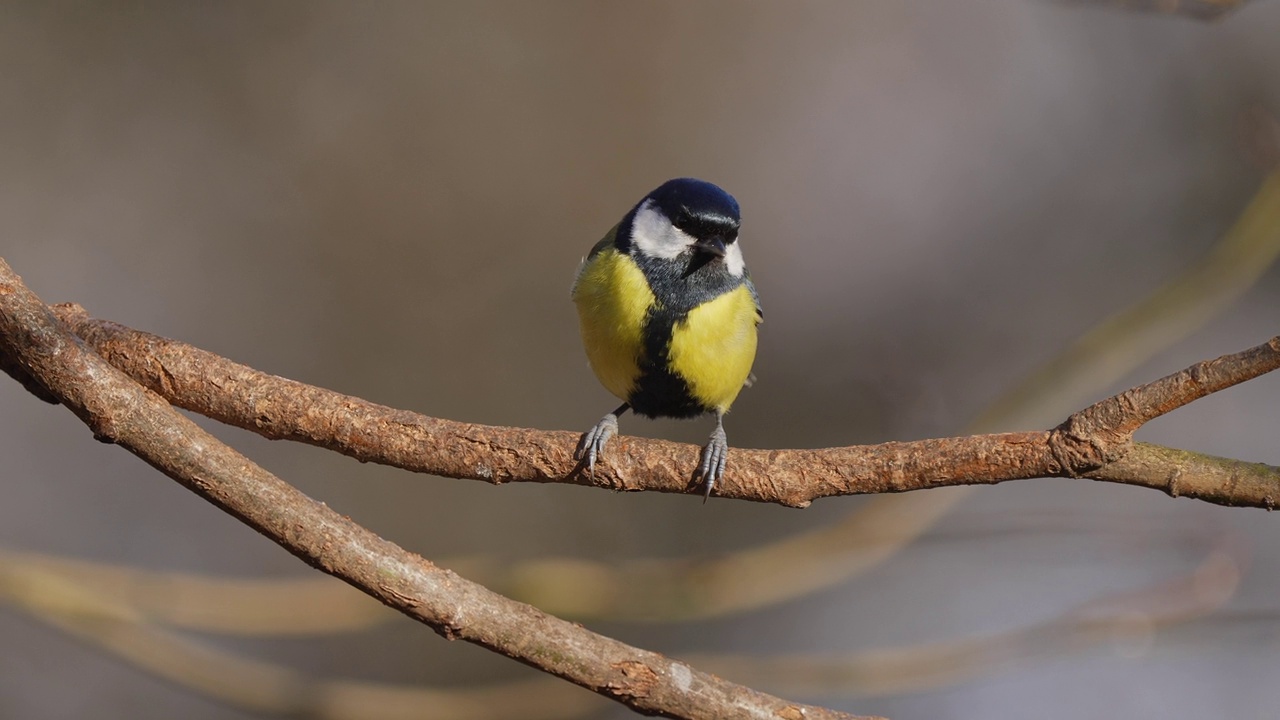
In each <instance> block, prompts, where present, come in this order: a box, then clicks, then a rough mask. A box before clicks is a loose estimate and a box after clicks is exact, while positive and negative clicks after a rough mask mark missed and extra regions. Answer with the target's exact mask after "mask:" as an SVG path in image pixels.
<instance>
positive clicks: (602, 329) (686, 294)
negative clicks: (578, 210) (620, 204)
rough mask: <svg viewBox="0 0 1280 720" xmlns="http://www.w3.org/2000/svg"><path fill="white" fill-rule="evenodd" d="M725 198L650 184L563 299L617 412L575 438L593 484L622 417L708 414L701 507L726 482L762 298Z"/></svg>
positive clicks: (696, 183) (699, 185)
mask: <svg viewBox="0 0 1280 720" xmlns="http://www.w3.org/2000/svg"><path fill="white" fill-rule="evenodd" d="M740 225H741V214H740V211H739V208H738V202H737V200H735V199H734V198H733V196H732V195H730V194H729V193H727V192H725V191H724V190H722V189H720V188H719V187H718V186H716V185H714V184H712V183H709V182H706V181H704V180H696V179H693V178H676V179H674V180H668V181H667V182H665V183H663V184H662V185H660V186H658V187H657V188H656V189H654V190H653V191H652V192H650V193H649V194H648V195H645V196H644V198H642V199H641V200H640V202H638V203H636V205H635V206H634V207H633V208H632V209H631V211H630V212H628V213H627V214H626V215H625V216H623V218H622V220H621V221H620V222H619V223H618V224H617V225H615V226H614V227H613V229H611V230H609V232H607V233H605V236H604V238H603V239H601V240H600V242H598V243H596V245H595V247H593V248H591V252H590V253H589V254H588V255H587V257H586V258H585V259H583V261H582V264H581V266H580V267H579V268H578V274H577V277H576V278H575V279H574V283H573V288H572V291H571V292H570V295H571V297H572V299H573V302H574V304H575V305H576V306H577V309H578V321H579V329H580V330H581V334H582V343H583V346H584V348H585V349H586V353H587V361H588V363H589V364H590V366H591V369H592V371H594V373H595V375H596V378H597V379H598V380H599V381H600V384H601V385H603V386H604V387H605V389H607V390H608V391H609V392H611V393H613V395H615V396H616V397H617V398H618V399H620V400H622V401H623V403H622V405H621V406H619V407H618V408H617V409H616V410H614V411H613V412H611V413H609V414H607V415H605V416H604V417H603V418H601V420H600V422H598V423H596V425H595V426H594V427H592V428H591V429H590V430H588V431H587V432H586V433H583V435H582V437H581V440H580V442H579V443H578V446H577V449H576V451H575V453H574V457H575V459H576V460H578V461H579V462H582V461H584V460H585V462H586V464H587V467H588V469H589V471H590V472H591V475H592V476H593V477H594V475H595V464H596V461H597V460H598V459H599V458H600V457H601V455H602V453H603V451H604V447H605V444H606V443H608V441H609V439H610V438H611V437H613V435H614V434H616V433H617V431H618V417H619V416H621V415H622V414H623V413H625V412H627V411H628V410H632V411H634V412H635V413H636V414H637V415H642V416H646V417H651V418H660V417H669V418H694V417H699V416H703V415H708V414H714V415H715V419H716V426H715V430H714V431H713V432H712V433H711V438H710V440H709V441H708V443H707V445H706V446H705V447H704V448H703V450H702V455H701V459H700V463H699V465H698V467H697V468H696V469H695V470H694V473H693V487H696V486H697V484H702V485H703V489H704V494H703V502H706V501H707V498H709V497H710V496H711V491H712V489H713V488H714V487H715V485H716V483H717V482H718V481H719V480H720V479H721V478H722V477H723V475H724V470H725V466H726V464H727V459H728V458H727V456H728V450H729V446H728V440H727V438H726V436H725V432H724V415H725V413H727V412H728V411H729V407H730V406H731V405H733V402H734V400H736V399H737V397H738V393H739V392H740V391H741V390H742V388H743V387H744V386H746V385H750V384H751V383H752V382H753V381H754V379H755V378H754V376H753V375H752V373H751V369H752V365H753V364H754V362H755V356H756V341H757V338H756V326H757V325H759V324H760V322H761V321H762V320H763V319H764V313H763V311H762V310H761V308H760V296H759V294H758V293H757V292H756V287H755V284H754V283H753V282H752V281H751V276H750V274H749V273H748V272H747V266H746V263H745V261H744V260H743V257H742V247H741V245H740V244H739V242H738V230H739V227H740Z"/></svg>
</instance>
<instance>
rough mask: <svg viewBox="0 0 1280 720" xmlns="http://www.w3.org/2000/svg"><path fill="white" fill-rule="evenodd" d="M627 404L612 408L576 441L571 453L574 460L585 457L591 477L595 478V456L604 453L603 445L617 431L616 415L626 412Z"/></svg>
mask: <svg viewBox="0 0 1280 720" xmlns="http://www.w3.org/2000/svg"><path fill="white" fill-rule="evenodd" d="M629 407H630V406H629V405H623V406H622V407H620V408H618V409H617V410H614V411H613V412H611V413H609V414H608V415H605V416H604V417H602V418H600V422H598V423H596V426H595V427H593V428H591V429H590V430H588V431H586V432H585V433H583V434H582V439H581V440H579V441H578V449H577V450H576V451H575V452H574V453H573V459H574V460H582V459H583V458H584V457H585V458H586V459H587V471H588V472H589V473H591V479H592V480H595V479H596V458H598V457H600V456H601V455H602V454H603V453H604V445H605V443H607V442H609V438H611V437H613V436H614V435H616V434H617V433H618V416H619V415H621V414H622V413H624V412H626V411H627V409H628V408H629Z"/></svg>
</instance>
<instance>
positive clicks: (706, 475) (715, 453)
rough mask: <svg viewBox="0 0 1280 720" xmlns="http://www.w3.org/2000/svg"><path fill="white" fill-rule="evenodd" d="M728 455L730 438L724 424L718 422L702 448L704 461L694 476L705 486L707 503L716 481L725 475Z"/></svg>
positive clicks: (703, 498)
mask: <svg viewBox="0 0 1280 720" xmlns="http://www.w3.org/2000/svg"><path fill="white" fill-rule="evenodd" d="M728 457H729V440H728V439H727V438H726V437H725V434H724V426H723V425H721V424H720V423H719V422H717V423H716V430H715V432H713V433H711V440H710V441H709V442H708V443H707V446H706V447H704V448H702V462H701V463H700V464H699V465H698V470H697V472H695V473H694V476H693V477H694V481H695V482H696V483H701V484H702V486H703V491H702V502H704V503H705V502H706V501H707V498H709V497H711V490H712V489H713V488H715V486H716V481H717V480H719V479H720V478H721V477H722V476H723V475H724V466H725V463H726V461H727V460H728Z"/></svg>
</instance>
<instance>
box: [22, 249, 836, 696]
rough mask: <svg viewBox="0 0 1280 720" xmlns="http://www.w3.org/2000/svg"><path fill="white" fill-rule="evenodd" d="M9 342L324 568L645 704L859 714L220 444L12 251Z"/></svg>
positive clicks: (242, 515)
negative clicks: (477, 566) (62, 304)
mask: <svg viewBox="0 0 1280 720" xmlns="http://www.w3.org/2000/svg"><path fill="white" fill-rule="evenodd" d="M0 352H5V353H8V354H9V355H10V356H11V357H13V358H15V359H16V360H17V361H18V363H19V364H20V366H21V368H22V369H23V370H24V371H25V372H27V373H28V374H30V376H31V377H32V378H34V379H36V380H37V381H38V382H39V384H40V386H41V387H44V388H45V389H47V390H48V391H49V392H50V393H52V394H53V395H55V396H57V398H58V399H59V401H60V402H61V403H62V404H64V405H66V406H67V407H68V408H69V409H70V410H71V411H72V412H74V413H75V414H76V415H77V416H78V417H79V418H80V419H81V420H83V421H84V422H85V424H86V425H88V426H89V428H90V429H91V430H92V431H93V433H94V436H95V437H97V438H99V439H101V440H103V441H106V442H112V443H115V444H118V445H120V446H122V447H124V448H126V449H127V450H129V451H130V452H132V453H134V454H136V455H138V456H139V457H140V458H142V459H143V460H145V461H146V462H147V463H149V464H151V465H152V466H154V467H155V468H156V469H158V470H160V471H161V472H163V473H165V474H166V475H168V476H169V477H171V478H173V479H174V480H177V481H178V482H179V483H181V484H183V485H184V486H185V487H187V488H188V489H190V490H192V491H193V492H195V493H197V494H199V495H200V496H202V497H204V498H205V499H207V500H209V501H210V502H212V503H214V504H215V505H217V506H218V507H221V508H222V509H224V510H226V511H227V512H229V513H231V514H232V515H234V516H236V517H237V518H239V519H240V520H241V521H243V522H245V523H246V524H248V525H249V526H250V527H253V528H254V529H255V530H257V531H259V532H260V533H262V534H263V535H265V536H267V537H268V538H269V539H271V540H273V541H274V542H276V543H278V544H280V545H281V546H282V547H284V548H285V549H287V550H289V551H290V552H291V553H293V554H294V555H296V556H298V557H299V558H300V559H302V560H304V561H306V562H307V563H309V564H311V565H312V566H314V567H316V568H318V569H320V570H323V571H325V572H328V573H330V574H332V575H335V576H337V577H340V578H342V579H343V580H345V581H346V582H348V583H350V584H351V585H353V586H355V587H356V588H358V589H360V590H362V591H363V592H365V593H367V594H369V595H370V596H372V597H374V598H376V599H377V600H379V601H381V602H383V603H384V604H386V605H388V606H390V607H392V608H394V609H396V610H399V611H400V612H402V613H404V614H405V615H407V616H409V617H411V618H414V619H416V620H419V621H421V622H423V623H425V624H427V625H428V626H430V627H431V628H432V629H433V630H435V631H436V632H437V633H439V634H440V635H442V636H444V637H446V638H448V639H463V640H466V641H468V642H472V643H475V644H477V645H481V646H483V647H486V648H489V649H491V650H493V651H495V652H498V653H501V654H503V655H507V656H508V657H511V658H514V659H516V660H519V661H520V662H523V663H525V664H528V665H530V666H532V667H535V668H537V669H540V670H542V671H544V672H547V673H550V674H553V675H556V676H558V677H561V678H564V679H566V680H569V681H571V682H573V683H575V684H577V685H580V686H582V687H584V688H587V689H589V690H592V691H594V692H596V693H599V694H600V695H603V696H604V697H607V698H610V699H612V700H616V701H618V702H620V703H623V704H624V705H627V706H628V707H630V708H633V709H635V710H637V711H639V712H643V713H647V714H652V715H663V716H666V717H673V718H757V717H782V718H849V717H851V716H849V715H847V714H845V713H839V712H836V711H833V710H828V709H825V708H820V707H814V706H806V705H800V704H797V703H789V702H787V701H785V700H782V699H780V698H776V697H772V696H770V695H766V694H764V693H760V692H758V691H755V690H752V689H751V688H747V687H744V686H741V685H736V684H733V683H730V682H727V681H724V680H722V679H720V678H718V677H715V676H713V675H709V674H706V673H703V672H701V671H698V670H696V669H694V668H692V667H690V666H688V665H686V664H684V663H681V662H677V661H674V660H671V659H670V658H667V657H664V656H662V655H659V654H658V653H654V652H649V651H646V650H641V649H639V648H634V647H631V646H628V645H626V644H624V643H621V642H619V641H617V640H613V639H611V638H607V637H604V636H602V635H598V634H596V633H593V632H591V631H589V630H587V629H586V628H584V627H582V626H580V625H577V624H575V623H571V622H567V621H565V620H561V619H559V618H556V617H553V616H550V615H547V614H546V613H544V612H541V611H539V610H537V609H536V608H533V607H531V606H529V605H525V604H523V603H519V602H516V601H514V600H511V599H509V598H506V597H503V596H501V595H498V594H496V593H494V592H492V591H490V590H488V589H486V588H484V587H483V586H480V585H477V584H476V583H473V582H470V581H468V580H465V579H463V578H462V577H459V576H458V575H457V574H456V573H453V572H451V571H449V570H445V569H443V568H440V567H438V566H436V565H434V564H432V563H430V562H428V561H427V560H425V559H423V558H421V557H419V556H417V555H415V554H413V553H410V552H407V551H406V550H404V549H403V548H401V547H399V546H397V545H395V544H394V543H391V542H389V541H387V540H384V539H382V538H381V537H378V536H377V535H376V534H374V533H373V532H371V531H369V530H367V529H365V528H364V527H362V526H360V525H357V524H356V523H354V522H352V521H351V520H350V519H348V518H345V517H343V516H341V515H339V514H338V513H336V512H334V511H333V510H332V509H330V508H329V507H328V506H326V505H325V504H324V503H320V502H316V501H315V500H312V499H311V498H309V497H307V496H306V495H304V494H303V493H301V492H300V491H298V490H297V489H296V488H294V487H292V486H290V485H288V484H287V483H285V482H283V481H281V480H280V479H279V478H276V477H275V476H274V475H272V474H270V473H268V472H267V471H266V470H263V469H262V468H261V467H259V466H257V465H255V464H254V463H253V462H251V461H250V460H249V459H248V458H245V457H244V456H243V455H241V454H239V453H237V452H236V451H234V450H232V449H231V448H229V447H227V446H226V445H224V444H222V443H221V442H219V441H218V440H217V439H216V438H214V437H213V436H212V435H210V434H208V433H206V432H205V431H203V430H201V429H200V428H199V426H197V425H196V424H195V423H194V422H192V421H191V420H189V419H187V418H186V417H184V416H183V415H181V414H180V413H178V412H177V411H175V410H174V409H173V408H172V407H170V406H169V404H168V403H166V402H165V401H164V400H163V399H162V398H161V397H159V396H158V395H156V394H154V393H151V392H148V391H147V390H146V389H144V388H142V387H139V386H138V384H137V383H135V382H134V381H133V380H131V379H130V378H129V377H128V376H126V375H124V374H123V373H121V372H120V371H118V370H116V369H115V368H113V367H111V365H109V364H108V363H107V362H106V361H105V360H103V359H102V358H101V357H100V356H99V355H97V354H96V353H94V352H93V351H92V350H90V349H89V348H88V347H86V346H85V345H84V344H83V342H82V341H81V340H80V339H79V338H77V337H76V336H75V335H73V334H72V333H71V332H69V331H68V330H67V329H66V328H65V327H64V326H63V325H62V324H61V323H59V321H58V320H57V318H56V317H55V316H54V315H53V314H52V312H50V310H49V308H48V307H47V306H45V305H44V303H43V302H41V301H40V299H39V298H38V297H36V296H35V294H34V293H32V292H31V291H30V290H29V289H27V287H26V286H25V285H23V283H22V281H21V279H20V278H18V276H17V275H16V274H15V273H14V272H13V270H12V269H11V268H10V267H9V266H8V264H7V263H5V262H3V261H2V260H0Z"/></svg>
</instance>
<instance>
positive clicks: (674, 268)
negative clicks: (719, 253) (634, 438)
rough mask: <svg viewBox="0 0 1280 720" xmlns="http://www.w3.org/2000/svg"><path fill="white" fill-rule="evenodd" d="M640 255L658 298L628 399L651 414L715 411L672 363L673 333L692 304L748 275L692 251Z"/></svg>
mask: <svg viewBox="0 0 1280 720" xmlns="http://www.w3.org/2000/svg"><path fill="white" fill-rule="evenodd" d="M635 260H636V263H637V264H638V265H639V266H640V269H641V270H642V271H643V272H644V274H645V278H646V279H647V280H648V281H649V288H650V289H651V290H652V291H653V294H654V297H655V299H656V300H657V302H656V303H655V305H654V306H653V307H651V308H649V314H648V316H647V317H646V319H645V326H644V357H643V358H641V360H640V377H639V378H638V379H637V380H636V387H635V390H633V391H632V392H631V396H630V397H628V398H627V402H628V403H629V404H630V405H631V408H632V409H633V410H634V411H635V412H636V413H638V414H640V415H645V416H648V417H671V418H690V417H697V416H698V415H703V414H706V413H709V412H714V411H715V408H710V407H707V406H705V405H703V404H702V403H700V402H698V400H697V399H695V398H694V397H693V393H692V392H691V391H690V389H689V383H688V382H687V381H686V380H685V379H684V378H683V377H681V376H680V374H679V373H677V372H675V371H673V370H672V369H671V362H670V355H669V352H668V351H669V349H670V347H671V335H672V332H673V331H674V329H675V326H676V324H678V323H682V322H684V321H685V319H686V318H687V317H688V316H689V311H690V310H692V309H694V308H695V307H698V306H699V305H701V304H703V303H705V302H708V301H710V300H714V299H715V298H717V297H720V296H721V295H723V294H724V293H727V292H729V291H731V290H733V289H735V288H737V287H738V286H739V285H741V284H742V282H743V279H742V278H741V277H734V276H733V275H730V274H729V271H728V270H727V269H726V268H725V266H724V263H723V262H719V261H712V262H705V261H704V260H702V259H701V258H695V257H692V256H691V257H681V258H677V259H676V260H675V261H671V260H659V259H654V258H647V257H643V256H641V257H636V258H635Z"/></svg>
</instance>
